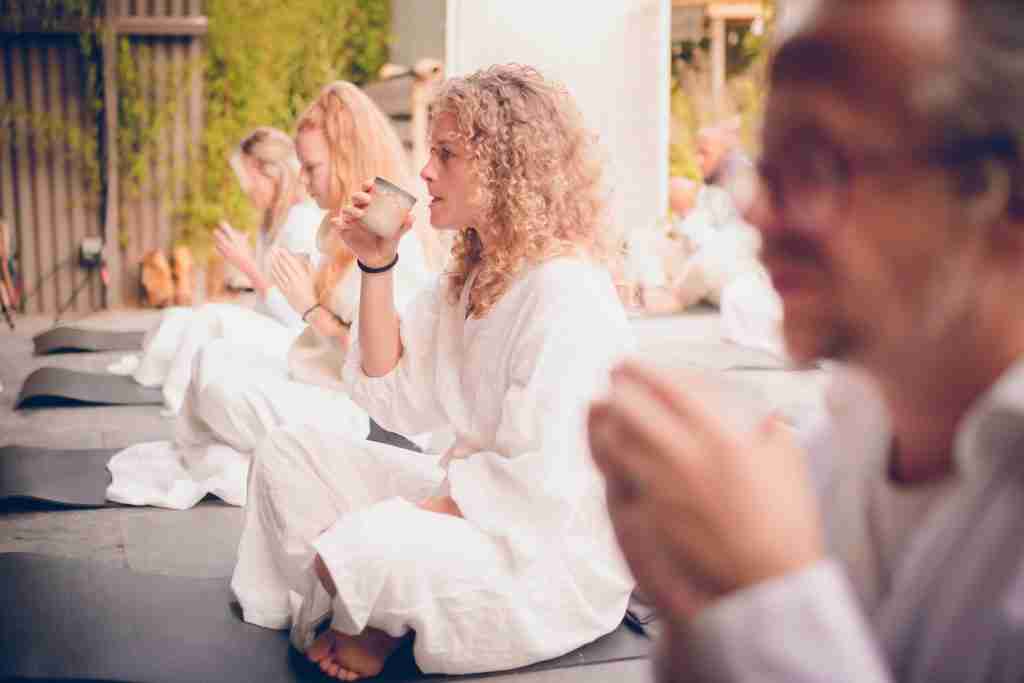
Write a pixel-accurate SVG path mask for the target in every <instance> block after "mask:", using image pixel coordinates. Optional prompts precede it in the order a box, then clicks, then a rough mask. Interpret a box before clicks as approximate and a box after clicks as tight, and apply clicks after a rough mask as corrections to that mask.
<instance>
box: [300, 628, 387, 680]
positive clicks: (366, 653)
mask: <svg viewBox="0 0 1024 683" xmlns="http://www.w3.org/2000/svg"><path fill="white" fill-rule="evenodd" d="M402 640H403V638H392V637H391V636H389V635H388V634H386V633H384V632H383V631H378V630H377V629H375V628H367V629H365V630H364V631H363V632H362V633H360V634H359V635H358V636H346V635H344V634H343V633H338V632H337V631H334V630H332V629H328V630H326V631H324V632H323V633H321V634H320V635H319V636H318V637H317V639H316V640H314V641H313V644H312V645H310V646H309V649H307V650H306V657H308V658H309V661H311V662H313V663H314V664H316V665H317V666H319V667H320V670H321V671H323V672H324V673H325V674H327V675H328V676H331V677H333V678H337V679H338V680H342V681H356V680H359V679H360V678H369V677H371V676H376V675H377V674H379V673H380V672H381V671H382V670H383V669H384V663H385V662H386V661H387V660H388V657H390V656H391V655H392V654H394V652H395V650H397V649H398V646H399V645H401V644H402Z"/></svg>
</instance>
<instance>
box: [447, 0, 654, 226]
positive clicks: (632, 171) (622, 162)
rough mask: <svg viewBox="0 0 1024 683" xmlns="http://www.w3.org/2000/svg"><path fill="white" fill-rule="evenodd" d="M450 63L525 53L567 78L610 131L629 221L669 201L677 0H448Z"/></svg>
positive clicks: (465, 67) (524, 57)
mask: <svg viewBox="0 0 1024 683" xmlns="http://www.w3.org/2000/svg"><path fill="white" fill-rule="evenodd" d="M447 3H448V6H447V30H446V36H445V43H446V45H447V49H446V52H447V57H446V60H445V61H446V62H447V72H448V74H449V75H464V74H467V73H470V72H472V71H475V70H476V69H479V68H481V67H485V66H489V65H491V64H497V63H503V62H519V63H523V64H529V65H531V66H535V67H537V68H538V69H540V70H541V71H542V72H543V73H544V74H545V75H546V76H548V77H549V78H553V79H555V80H558V81H561V82H562V83H564V84H565V85H566V86H567V87H568V88H569V90H570V92H572V94H573V95H574V96H575V97H576V100H577V103H578V104H579V106H580V109H581V110H582V112H583V115H584V117H585V119H586V121H587V125H588V126H590V128H591V129H592V130H594V131H595V132H596V133H598V135H599V136H600V138H601V142H602V145H603V147H604V150H605V153H606V157H607V159H608V163H609V166H608V171H609V174H608V175H609V180H610V181H611V184H612V187H613V189H614V193H615V195H614V196H615V200H614V202H615V204H614V211H615V216H616V219H617V223H618V225H619V227H620V228H621V229H623V230H632V229H637V228H652V227H653V226H654V225H655V224H656V223H657V222H658V221H659V220H661V218H662V217H663V216H664V215H665V214H666V211H667V206H668V204H667V202H668V199H667V196H668V190H667V183H668V130H669V125H668V109H669V105H668V95H669V28H670V22H671V12H670V7H669V0H447Z"/></svg>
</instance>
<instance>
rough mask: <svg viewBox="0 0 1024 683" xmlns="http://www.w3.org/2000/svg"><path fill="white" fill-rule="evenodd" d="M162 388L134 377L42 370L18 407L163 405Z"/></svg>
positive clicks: (29, 381)
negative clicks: (146, 384)
mask: <svg viewBox="0 0 1024 683" xmlns="http://www.w3.org/2000/svg"><path fill="white" fill-rule="evenodd" d="M163 402H164V397H163V394H162V393H161V392H160V389H156V388H150V387H144V386H142V385H141V384H138V383H137V382H136V381H135V380H133V379H132V378H131V377H122V376H120V375H109V374H103V373H96V372H82V371H81V370H69V369H67V368H39V369H38V370H36V371H35V372H33V373H32V374H31V375H29V376H28V378H26V379H25V383H24V384H23V385H22V387H21V393H19V394H18V401H17V403H15V408H29V407H33V408H38V407H46V406H66V405H76V404H94V405H155V406H158V405H163Z"/></svg>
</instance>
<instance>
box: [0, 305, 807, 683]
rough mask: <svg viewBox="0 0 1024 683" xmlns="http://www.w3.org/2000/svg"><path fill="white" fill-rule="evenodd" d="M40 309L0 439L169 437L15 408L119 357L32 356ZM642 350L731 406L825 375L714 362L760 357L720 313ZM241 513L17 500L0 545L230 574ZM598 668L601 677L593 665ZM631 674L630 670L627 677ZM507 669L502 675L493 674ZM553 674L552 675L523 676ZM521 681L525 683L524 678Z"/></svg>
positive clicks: (100, 317) (7, 369)
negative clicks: (691, 374)
mask: <svg viewBox="0 0 1024 683" xmlns="http://www.w3.org/2000/svg"><path fill="white" fill-rule="evenodd" d="M158 316H159V313H157V312H152V311H119V312H112V313H103V314H97V315H93V316H90V317H89V318H87V319H85V320H83V321H81V323H80V324H82V325H86V326H94V327H99V328H103V329H124V330H139V329H147V328H148V327H149V326H151V325H153V324H154V323H155V322H156V321H157V320H158ZM51 322H52V320H51V319H49V318H45V317H42V316H30V317H22V318H19V319H18V320H17V326H18V327H17V330H16V332H10V331H8V330H7V329H6V328H4V330H3V331H0V384H2V389H0V446H3V445H9V444H19V445H25V446H44V447H72V448H101V447H110V448H116V447H123V446H128V445H131V444H133V443H137V442H140V441H143V440H158V439H167V438H169V437H170V434H171V426H172V423H171V420H169V419H167V418H165V417H162V416H161V415H160V410H161V409H160V408H159V407H155V406H126V407H61V408H39V409H28V410H20V411H15V410H14V409H13V406H14V402H15V399H16V397H17V394H18V391H19V389H20V387H21V384H22V382H23V381H24V379H25V377H26V376H27V375H28V374H29V373H30V372H31V371H32V370H34V369H36V368H37V367H40V366H43V365H52V366H60V367H67V368H74V369H81V370H91V371H104V369H105V368H106V366H107V365H109V364H110V363H112V362H114V361H115V360H117V359H119V358H120V357H121V356H123V355H125V353H124V352H117V353H78V354H59V355H52V356H46V357H35V356H33V355H32V342H31V338H32V335H34V334H36V333H38V332H40V331H42V330H45V329H47V328H48V327H49V325H50V324H51ZM634 326H635V329H636V331H637V336H638V340H639V352H640V355H641V356H642V357H644V358H645V359H648V360H650V361H652V362H655V363H658V364H660V365H664V366H666V367H671V368H679V367H689V368H702V369H705V370H711V371H712V372H713V373H714V374H715V375H716V376H720V377H722V378H723V379H724V382H725V386H727V387H728V389H727V395H728V396H729V397H731V398H730V399H729V400H730V403H731V404H732V405H734V406H743V407H744V409H743V410H740V411H738V412H743V413H751V414H753V413H758V414H760V413H763V412H766V411H768V410H776V411H778V412H780V413H782V414H783V415H784V416H786V417H787V418H788V419H789V420H790V421H791V422H793V423H799V422H800V421H801V420H802V419H804V418H805V417H806V416H808V415H809V414H811V413H812V412H813V411H814V410H816V409H817V408H816V407H817V406H818V404H819V401H820V397H821V390H822V387H823V385H824V381H825V375H826V373H825V372H824V371H822V370H813V371H803V372H795V371H791V370H783V369H772V370H754V369H732V370H726V371H724V372H722V373H718V372H715V369H717V368H722V367H726V366H730V365H736V364H739V365H745V366H750V365H758V364H763V363H762V361H764V356H762V355H760V354H752V353H749V352H745V351H744V350H742V349H737V348H735V347H731V346H729V345H725V344H722V343H721V342H720V341H719V337H720V332H719V320H718V316H717V314H716V313H715V312H713V311H710V310H700V311H697V312H695V313H692V314H687V315H682V316H674V317H666V318H653V319H642V320H640V319H638V320H635V321H634ZM241 522H242V516H241V510H240V509H238V508H234V507H230V506H228V505H225V504H223V503H221V502H219V501H217V500H215V499H210V498H208V499H207V500H204V501H203V502H202V503H200V504H199V505H198V506H196V507H195V508H193V509H191V510H186V511H180V512H179V511H170V510H163V509H155V508H130V507H115V508H104V509H99V510H85V511H45V510H40V509H39V508H38V507H31V506H21V507H16V508H7V509H5V510H3V511H0V552H36V553H43V554H47V555H55V556H62V557H71V558H83V559H89V560H96V561H101V562H109V563H111V564H114V565H117V566H121V567H128V568H131V569H133V570H137V571H140V572H147V573H156V574H168V575H177V576H194V577H226V576H229V575H230V573H231V569H232V566H233V561H234V553H235V549H236V545H237V540H238V537H239V534H240V531H241ZM646 671H647V669H646V664H644V663H642V662H639V663H637V662H633V663H630V662H623V663H619V664H616V665H607V668H606V669H603V670H602V673H601V676H600V678H602V679H605V676H606V675H607V676H611V678H607V679H606V680H622V679H625V678H628V679H630V680H641V679H646V678H647V674H646ZM594 673H597V672H596V671H595V672H594ZM627 674H628V675H627ZM501 678H504V677H499V680H500V679H501ZM526 678H527V679H528V680H530V681H547V680H557V679H558V672H557V671H556V672H547V673H540V674H535V675H530V676H529V677H526ZM518 680H523V679H522V678H520V679H518Z"/></svg>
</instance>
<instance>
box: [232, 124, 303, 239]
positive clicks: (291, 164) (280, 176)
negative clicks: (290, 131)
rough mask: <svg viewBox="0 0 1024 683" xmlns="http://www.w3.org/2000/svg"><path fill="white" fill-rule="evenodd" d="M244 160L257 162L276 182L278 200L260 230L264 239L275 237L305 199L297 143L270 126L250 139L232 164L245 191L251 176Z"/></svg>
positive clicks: (238, 150)
mask: <svg viewBox="0 0 1024 683" xmlns="http://www.w3.org/2000/svg"><path fill="white" fill-rule="evenodd" d="M242 157H249V158H251V159H253V160H254V161H255V162H256V163H257V164H259V167H260V171H262V172H263V173H264V174H265V175H266V176H268V177H269V178H270V179H271V180H273V182H274V199H273V201H272V202H271V205H270V208H268V209H267V210H266V211H264V213H263V224H262V225H261V226H260V227H261V229H262V231H263V234H264V235H267V236H271V237H272V236H273V235H274V234H275V233H276V232H277V229H278V228H280V227H281V225H282V224H283V223H284V221H285V219H286V218H287V217H288V210H289V209H290V208H291V207H292V204H293V203H294V202H295V200H296V199H297V198H301V197H302V196H303V195H304V193H303V190H302V185H301V183H300V182H299V160H298V157H296V156H295V143H294V142H293V141H292V139H291V138H290V137H288V135H287V134H286V133H285V132H283V131H280V130H278V129H277V128H272V127H270V126H260V127H259V128H256V129H255V130H253V131H252V132H251V133H249V134H248V135H246V136H245V137H244V138H243V139H242V141H241V142H240V143H238V148H237V149H236V150H235V152H234V153H233V154H232V155H231V157H230V159H229V160H228V161H229V163H230V164H231V168H232V169H233V170H234V171H235V176H236V177H237V178H238V182H239V183H240V184H241V185H242V187H243V188H245V187H246V186H247V185H248V183H249V174H248V172H247V171H246V169H245V166H243V165H242Z"/></svg>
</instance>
